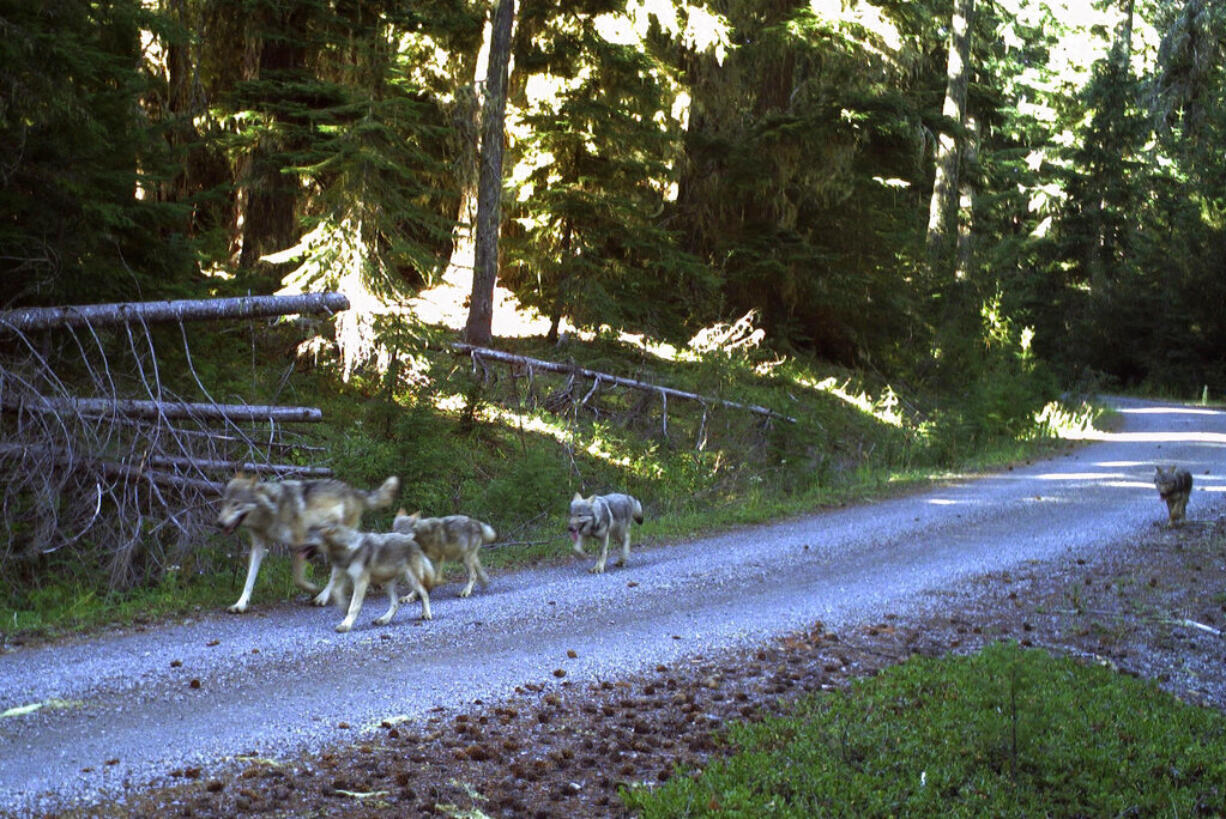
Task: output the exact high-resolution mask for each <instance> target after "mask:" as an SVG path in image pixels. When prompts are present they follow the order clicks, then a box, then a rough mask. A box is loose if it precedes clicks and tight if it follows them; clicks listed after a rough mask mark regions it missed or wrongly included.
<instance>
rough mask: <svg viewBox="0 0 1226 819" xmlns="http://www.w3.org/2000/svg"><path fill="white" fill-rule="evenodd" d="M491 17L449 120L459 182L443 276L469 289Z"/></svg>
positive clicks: (450, 281)
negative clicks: (469, 82) (466, 84)
mask: <svg viewBox="0 0 1226 819" xmlns="http://www.w3.org/2000/svg"><path fill="white" fill-rule="evenodd" d="M492 36H493V25H492V21H491V20H486V22H485V33H484V35H483V36H482V38H481V48H480V51H478V53H477V54H476V55H475V59H474V66H473V70H472V78H473V81H472V85H471V86H469V87H467V88H464V87H462V88H460V89H458V91H457V99H456V111H455V114H454V115H453V117H452V122H453V123H454V127H455V129H456V140H457V142H458V144H459V156H458V157H457V159H456V163H455V167H456V172H455V176H456V183H457V184H458V185H459V188H460V190H459V194H460V206H459V209H458V212H457V213H456V221H455V226H454V227H453V228H452V230H451V256H450V257H449V259H448V261H447V270H446V271H445V272H444V273H443V279H444V280H445V281H447V282H449V283H451V284H454V285H459V284H461V283H462V284H463V285H464V286H465V287H466V288H468V289H469V290H471V289H472V275H473V245H474V241H475V238H476V237H475V234H476V226H477V173H478V171H477V168H478V157H479V155H480V153H481V89H483V88H484V87H485V84H486V77H488V76H489V68H490V40H491V38H492Z"/></svg>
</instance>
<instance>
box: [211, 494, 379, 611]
mask: <svg viewBox="0 0 1226 819" xmlns="http://www.w3.org/2000/svg"><path fill="white" fill-rule="evenodd" d="M399 488H400V479H399V478H397V477H396V476H395V475H393V476H392V477H390V478H388V479H387V480H385V481H384V482H383V485H382V486H380V487H379V488H378V489H376V490H375V491H373V492H367V491H365V490H362V489H354V488H353V487H352V486H350V485H349V484H347V483H344V482H343V481H337V480H332V479H324V480H314V481H261V480H257V479H256V478H253V477H248V476H247V475H244V474H243V473H242V472H240V473H238V474H237V475H235V476H234V478H233V479H231V481H230V482H229V483H228V484H226V489H225V492H224V493H223V495H222V499H221V510H220V512H219V513H218V515H217V525H218V526H220V527H221V528H222V531H224V532H226V533H227V534H228V533H230V532H233V531H234V530H235V529H236V528H237V527H239V526H243V527H245V528H246V529H247V531H248V533H249V534H250V535H251V552H250V554H249V556H248V560H247V581H246V582H245V583H244V584H243V593H242V594H241V595H240V596H239V598H238V602H237V603H235V604H234V605H233V606H230V609H229V610H230V611H232V612H235V613H241V612H244V611H246V610H247V604H248V603H250V602H251V590H252V589H253V588H254V587H255V576H256V574H258V573H259V571H260V563H261V561H263V560H264V553H265V552H266V551H267V547H268V544H269V542H276V543H284V544H286V545H288V546H290V547H291V548H293V554H294V584H295V585H297V586H298V588H300V589H304V590H306V591H308V592H312V593H314V592H319V587H317V586H315V585H314V584H312V583H309V582H308V581H307V579H306V559H307V553H308V551H309V550H307V549H303V548H302V547H303V546H305V545H308V544H307V543H306V536H307V530H308V529H310V528H311V527H312V526H316V525H318V524H322V523H340V524H343V525H345V526H348V527H350V528H356V527H357V525H358V524H359V523H360V522H361V520H362V513H363V512H365V511H366V510H367V509H378V508H379V507H381V506H387V505H389V504H390V503H391V502H392V499H393V498H395V497H396V492H397V490H398V489H399ZM335 581H336V572H335V570H334V571H333V572H332V576H331V578H330V579H329V580H328V585H327V587H326V588H325V589H324V590H323V591H322V592H319V594H318V595H316V597H315V599H314V601H313V602H314V603H315V605H317V606H326V605H327V604H328V600H329V599H331V597H332V585H333V583H334V582H335Z"/></svg>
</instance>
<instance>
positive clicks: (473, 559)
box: [460, 552, 488, 597]
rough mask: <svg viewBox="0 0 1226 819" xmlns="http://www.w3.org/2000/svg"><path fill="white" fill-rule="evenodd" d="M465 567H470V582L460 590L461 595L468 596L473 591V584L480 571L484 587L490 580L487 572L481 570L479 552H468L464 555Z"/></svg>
mask: <svg viewBox="0 0 1226 819" xmlns="http://www.w3.org/2000/svg"><path fill="white" fill-rule="evenodd" d="M464 568H465V569H468V583H467V584H465V586H464V588H463V589H461V590H460V597H468V596H469V595H470V594H472V593H473V584H475V583H476V582H477V576H478V573H480V574H481V576H482V577H481V585H482V586H483V587H484V586H485V584H486V583H487V582H488V581H487V579H486V578H485V576H484V575H485V572H482V571H481V564H480V563H479V562H477V553H476V552H468V553H467V554H465V555H464Z"/></svg>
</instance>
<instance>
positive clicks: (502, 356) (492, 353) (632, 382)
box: [451, 342, 796, 424]
mask: <svg viewBox="0 0 1226 819" xmlns="http://www.w3.org/2000/svg"><path fill="white" fill-rule="evenodd" d="M451 347H452V349H454V350H455V351H456V352H459V353H466V354H468V355H469V356H471V357H472V358H473V360H474V366H475V362H476V361H477V360H478V359H485V358H488V359H490V360H492V361H500V362H502V363H504V364H513V365H517V366H521V367H528V366H531V367H536V368H538V369H541V370H548V371H549V372H555V373H563V374H566V373H577V374H579V375H581V376H583V377H584V378H591V379H594V380H596V381H607V382H609V383H611V384H617V385H618V386H622V387H629V388H631V389H635V390H643V391H646V392H654V393H657V394H659V395H664V396H672V397H673V398H683V399H685V400H687V401H699V402H701V403H704V404H706V403H712V404H720V405H722V406H725V407H730V408H732V409H738V410H744V411H745V412H752V413H755V414H757V415H762V416H765V417H767V418H778V419H780V420H783V421H788V422H790V423H793V424H794V423H796V419H795V418H792V417H791V416H788V415H783V414H782V413H778V412H775V411H774V410H773V409H770V408H769V407H763V406H760V405H757V404H741V403H739V402H737V401H728V400H726V399H723V398H713V397H711V396H707V395H699V394H698V393H694V392H686V391H684V390H677V389H673V388H672V387H661V386H660V385H658V384H649V383H647V382H646V381H638V380H636V379H633V378H624V377H622V376H620V375H610V374H609V373H602V372H600V371H598V370H589V369H587V368H586V367H576V366H573V365H570V364H560V363H557V362H554V361H545V360H543V359H539V358H529V357H528V356H522V355H514V354H512V353H504V352H502V351H501V350H491V349H489V348H488V347H475V346H473V345H471V344H463V343H460V342H455V343H453V344H452V345H451ZM590 394H591V393H589V395H590ZM584 400H586V398H585V399H584Z"/></svg>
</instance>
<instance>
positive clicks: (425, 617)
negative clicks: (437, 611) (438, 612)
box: [421, 611, 434, 620]
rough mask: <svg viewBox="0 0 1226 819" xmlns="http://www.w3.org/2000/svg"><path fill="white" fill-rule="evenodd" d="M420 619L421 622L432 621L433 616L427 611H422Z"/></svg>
mask: <svg viewBox="0 0 1226 819" xmlns="http://www.w3.org/2000/svg"><path fill="white" fill-rule="evenodd" d="M421 619H423V620H433V619H434V615H433V614H431V613H430V612H428V611H423V612H422V613H421Z"/></svg>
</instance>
